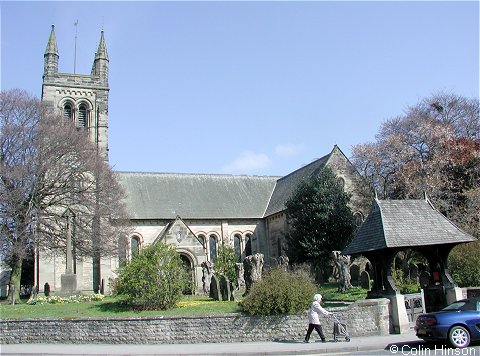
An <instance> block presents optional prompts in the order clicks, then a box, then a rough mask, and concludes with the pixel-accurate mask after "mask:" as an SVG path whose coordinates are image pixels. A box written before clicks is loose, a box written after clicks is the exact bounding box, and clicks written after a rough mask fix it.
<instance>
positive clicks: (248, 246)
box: [245, 234, 252, 257]
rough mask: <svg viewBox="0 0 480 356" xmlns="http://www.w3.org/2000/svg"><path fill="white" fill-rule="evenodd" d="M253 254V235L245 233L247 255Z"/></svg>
mask: <svg viewBox="0 0 480 356" xmlns="http://www.w3.org/2000/svg"><path fill="white" fill-rule="evenodd" d="M251 255H252V235H251V234H246V235H245V257H246V256H251Z"/></svg>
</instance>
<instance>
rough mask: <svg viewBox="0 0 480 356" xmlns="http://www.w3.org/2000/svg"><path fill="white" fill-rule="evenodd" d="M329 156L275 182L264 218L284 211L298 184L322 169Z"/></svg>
mask: <svg viewBox="0 0 480 356" xmlns="http://www.w3.org/2000/svg"><path fill="white" fill-rule="evenodd" d="M335 147H336V146H335ZM334 149H335V148H334ZM332 152H333V151H332ZM331 154H332V153H329V154H328V155H326V156H323V157H322V158H319V159H317V160H315V161H313V162H312V163H310V164H307V165H306V166H304V167H302V168H300V169H297V170H296V171H294V172H292V173H290V174H289V175H286V176H285V177H282V178H280V179H279V180H278V181H277V186H276V187H275V191H274V192H273V194H272V198H271V199H270V202H269V204H268V208H267V210H266V212H265V216H270V215H273V214H276V213H279V212H281V211H283V210H285V209H286V207H285V202H286V201H287V200H288V198H290V196H291V195H292V193H293V192H294V190H295V189H296V188H297V186H298V184H299V183H300V182H301V181H303V180H305V179H306V178H308V177H310V176H311V175H313V174H316V173H318V172H319V171H320V170H321V169H322V168H323V167H325V164H326V163H327V161H328V159H329V158H330V156H331Z"/></svg>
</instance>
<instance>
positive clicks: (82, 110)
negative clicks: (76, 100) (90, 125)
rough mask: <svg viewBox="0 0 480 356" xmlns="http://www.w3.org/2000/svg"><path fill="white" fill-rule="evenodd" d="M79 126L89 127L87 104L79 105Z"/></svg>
mask: <svg viewBox="0 0 480 356" xmlns="http://www.w3.org/2000/svg"><path fill="white" fill-rule="evenodd" d="M77 126H78V127H87V107H86V106H85V105H83V104H82V105H80V106H79V107H78V122H77Z"/></svg>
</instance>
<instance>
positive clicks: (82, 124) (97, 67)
mask: <svg viewBox="0 0 480 356" xmlns="http://www.w3.org/2000/svg"><path fill="white" fill-rule="evenodd" d="M58 59H59V55H58V48H57V40H56V38H55V26H54V25H52V31H51V33H50V38H49V39H48V43H47V48H46V49H45V54H44V67H43V85H42V102H43V104H44V105H46V106H47V107H50V108H51V109H53V110H54V112H56V113H58V114H61V115H63V116H64V117H65V118H66V119H68V120H72V121H73V122H74V123H75V125H76V126H77V127H78V128H84V129H86V130H88V132H89V136H90V138H91V140H92V142H94V143H95V144H96V146H97V148H98V152H99V154H100V155H101V156H102V157H104V159H105V160H106V161H108V91H109V88H108V54H107V48H106V46H105V38H104V36H103V31H102V33H101V36H100V43H99V45H98V50H97V53H95V59H94V61H93V66H92V72H91V74H90V75H85V74H67V73H59V72H58Z"/></svg>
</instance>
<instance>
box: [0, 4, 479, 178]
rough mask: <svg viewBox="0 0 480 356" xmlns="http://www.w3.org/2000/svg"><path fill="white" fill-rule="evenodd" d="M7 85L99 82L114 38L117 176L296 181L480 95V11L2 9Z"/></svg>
mask: <svg viewBox="0 0 480 356" xmlns="http://www.w3.org/2000/svg"><path fill="white" fill-rule="evenodd" d="M0 6H1V88H2V90H6V89H10V88H23V89H26V90H27V91H28V92H30V93H31V94H33V95H35V96H38V97H40V95H41V85H42V74H43V53H44V51H45V46H46V44H47V40H48V36H49V34H50V28H51V24H55V32H56V36H57V44H58V49H59V54H60V60H59V70H60V71H61V72H69V73H70V72H73V67H74V52H75V51H74V48H75V41H74V38H75V26H74V23H75V21H77V20H78V27H77V30H78V35H77V56H76V72H77V73H80V74H89V73H90V70H91V66H92V61H93V58H94V53H95V51H96V49H97V46H98V41H99V39H100V31H101V30H102V28H103V30H104V31H105V40H106V45H107V50H108V54H109V59H110V77H109V81H110V106H109V148H110V163H111V165H112V166H113V167H114V169H115V170H121V171H146V172H175V173H229V174H248V175H285V174H288V173H290V172H292V171H293V170H295V169H298V168H300V167H301V166H302V165H304V164H307V163H309V162H311V161H312V160H314V159H316V158H319V157H321V156H323V155H325V154H327V153H329V152H330V151H331V149H332V148H333V146H334V145H335V144H338V145H339V147H340V148H341V149H342V150H343V152H344V153H345V154H346V155H347V156H350V151H351V148H352V146H354V145H357V144H361V143H366V142H371V141H373V140H374V139H375V134H376V133H377V131H378V129H379V126H380V124H381V123H382V122H383V121H385V120H386V119H388V118H391V117H395V116H398V115H401V114H402V113H403V112H404V110H405V109H406V107H407V106H409V105H415V104H416V103H417V102H419V101H420V100H421V99H423V98H426V97H429V96H431V95H432V94H434V93H437V92H440V91H444V92H451V93H455V94H458V95H462V96H465V97H468V98H475V97H479V3H478V2H477V1H469V2H458V1H452V2H445V1H438V2H435V1H425V2H416V1H399V2H393V1H384V2H379V1H372V2H362V1H354V2H346V1H331V2H326V1H316V2H315V1H308V2H288V1H281V2H274V1H269V2H268V1H267V2H253V1H243V2H242V1H239V2H229V1H224V2H222V1H216V2H215V1H214V2H201V1H197V2H183V1H180V2H175V1H173V2H162V1H157V2H154V1H152V2H127V1H124V2H113V1H108V2H41V1H38V2H2V3H1V4H0Z"/></svg>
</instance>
